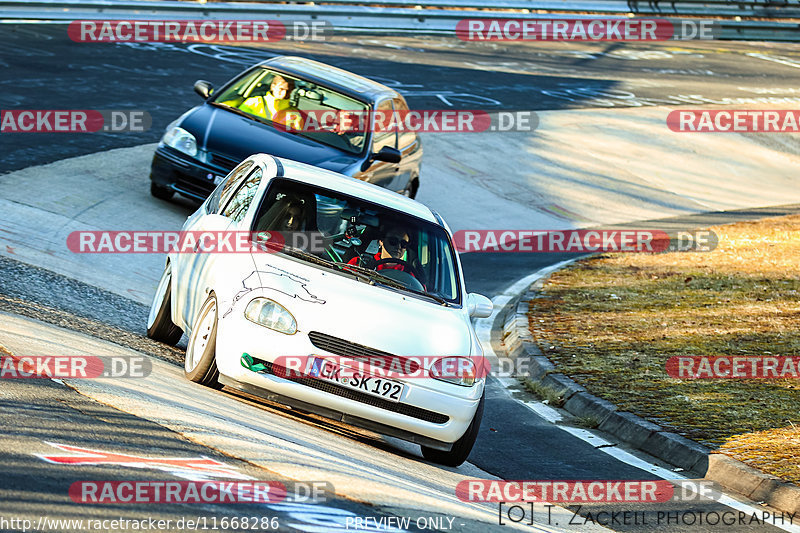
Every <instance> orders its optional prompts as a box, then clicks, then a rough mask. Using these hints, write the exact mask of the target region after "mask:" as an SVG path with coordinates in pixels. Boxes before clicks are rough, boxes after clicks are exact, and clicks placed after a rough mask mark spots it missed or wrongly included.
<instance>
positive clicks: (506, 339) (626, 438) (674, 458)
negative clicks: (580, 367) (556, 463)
mask: <svg viewBox="0 0 800 533" xmlns="http://www.w3.org/2000/svg"><path fill="white" fill-rule="evenodd" d="M551 273H552V272H550V273H548V274H546V275H544V276H542V277H541V278H539V279H538V280H537V281H536V282H535V283H534V284H533V285H531V286H530V287H529V288H528V289H526V290H525V291H523V292H522V293H520V294H519V295H517V296H516V297H515V299H513V300H512V301H511V302H510V303H509V305H507V306H506V307H505V310H504V312H505V313H506V314H505V316H502V315H501V316H499V317H498V318H499V321H498V322H495V323H496V324H502V327H503V331H502V339H503V342H502V346H501V350H505V352H506V357H509V358H511V359H514V360H515V361H516V362H517V363H519V362H520V361H521V360H523V359H524V362H525V365H527V368H528V369H529V371H528V373H527V375H526V376H525V377H526V378H527V379H530V380H531V381H534V382H536V383H538V384H539V385H540V386H542V387H544V388H546V389H549V390H550V391H552V392H553V393H554V394H556V395H558V396H559V397H561V399H562V400H563V402H564V403H563V406H562V408H563V409H565V410H566V411H567V412H569V413H570V414H572V415H575V416H578V417H591V418H592V419H594V420H596V421H597V423H598V429H600V430H601V431H605V432H607V433H609V434H611V435H614V436H615V437H616V438H618V439H620V440H621V441H622V442H624V443H626V444H627V445H629V446H631V447H632V448H634V449H637V450H641V451H643V452H645V453H648V454H650V455H652V456H654V457H657V458H658V459H661V460H662V461H666V462H667V463H669V464H671V465H674V466H676V467H679V468H682V469H683V470H685V471H687V473H689V474H695V475H698V476H700V477H704V478H705V479H708V480H711V481H715V482H717V483H719V484H720V485H722V486H723V487H725V488H726V489H728V490H731V491H734V492H737V493H739V494H741V495H743V496H745V497H747V498H750V499H752V500H755V501H757V502H764V503H766V504H767V505H769V506H771V507H774V508H775V509H778V510H780V511H784V512H789V513H800V487H797V486H795V485H793V484H791V483H786V482H783V481H781V480H780V479H778V478H776V477H774V476H770V475H767V474H764V473H763V472H761V471H759V470H756V469H755V468H752V467H750V466H747V465H746V464H744V463H742V462H740V461H737V460H735V459H733V458H731V457H728V456H726V455H723V454H719V453H711V450H709V449H708V448H706V447H705V446H703V445H701V444H698V443H696V442H694V441H692V440H689V439H687V438H685V437H682V436H681V435H678V434H677V433H672V432H669V431H666V430H664V428H662V427H661V426H659V425H658V424H654V423H653V422H650V421H648V420H645V419H643V418H641V417H639V416H637V415H635V414H633V413H629V412H622V411H619V409H618V408H617V407H616V406H615V405H614V404H612V403H611V402H608V401H606V400H603V399H601V398H598V397H597V396H594V395H592V394H590V393H588V392H587V391H586V389H585V388H583V387H582V386H581V385H579V384H577V383H575V382H574V381H573V380H572V379H570V378H569V377H568V376H566V375H564V374H561V373H559V372H558V369H557V367H556V366H555V365H554V364H553V363H552V362H551V361H550V360H549V359H548V358H547V357H546V356H545V355H544V354H542V352H541V351H540V350H539V347H538V346H537V345H536V344H535V343H534V342H533V338H532V336H531V333H530V329H529V327H528V308H529V304H530V301H531V300H532V299H533V298H535V297H536V294H537V291H538V290H540V289H541V287H542V285H543V284H544V282H545V281H546V280H547V279H548V278H549V276H550V274H551ZM519 367H522V368H526V366H524V365H519Z"/></svg>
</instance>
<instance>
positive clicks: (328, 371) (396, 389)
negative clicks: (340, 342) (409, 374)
mask: <svg viewBox="0 0 800 533" xmlns="http://www.w3.org/2000/svg"><path fill="white" fill-rule="evenodd" d="M309 375H311V377H313V378H317V379H322V380H324V381H328V382H331V383H338V384H339V385H343V386H345V387H347V388H349V389H352V390H354V391H359V392H363V393H364V394H369V395H371V396H377V397H379V398H383V399H385V400H389V401H390V402H399V401H400V398H402V396H403V389H405V385H403V384H402V383H398V382H397V381H393V380H391V379H386V378H381V377H377V376H373V375H371V374H365V373H364V372H361V371H358V370H355V369H352V368H345V369H343V368H342V367H341V366H339V365H337V364H336V363H333V362H331V361H328V360H327V359H322V358H320V357H315V358H314V362H313V364H312V366H311V371H310V372H309Z"/></svg>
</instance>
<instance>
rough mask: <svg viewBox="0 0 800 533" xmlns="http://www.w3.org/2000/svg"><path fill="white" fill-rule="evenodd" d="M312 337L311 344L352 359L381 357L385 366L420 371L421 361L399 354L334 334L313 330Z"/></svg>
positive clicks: (412, 371)
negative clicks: (347, 339)
mask: <svg viewBox="0 0 800 533" xmlns="http://www.w3.org/2000/svg"><path fill="white" fill-rule="evenodd" d="M308 338H309V339H311V344H313V345H314V346H316V347H317V348H319V349H320V350H325V351H327V352H330V353H334V354H336V355H341V356H343V357H349V358H351V359H355V360H357V361H358V360H360V359H366V358H369V359H376V358H377V359H381V360H382V361H383V368H388V369H392V368H399V369H402V371H403V372H404V373H411V374H415V373H417V372H418V371H419V363H418V362H417V361H415V360H413V359H407V358H405V357H401V356H399V355H394V354H390V353H388V352H383V351H381V350H376V349H375V348H370V347H368V346H363V345H361V344H356V343H354V342H350V341H346V340H344V339H340V338H338V337H334V336H332V335H327V334H325V333H320V332H318V331H312V332H310V333H309V334H308Z"/></svg>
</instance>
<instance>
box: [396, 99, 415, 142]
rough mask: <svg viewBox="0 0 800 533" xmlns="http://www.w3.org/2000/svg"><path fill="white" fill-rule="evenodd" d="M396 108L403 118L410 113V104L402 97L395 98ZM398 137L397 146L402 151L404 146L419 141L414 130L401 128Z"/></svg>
mask: <svg viewBox="0 0 800 533" xmlns="http://www.w3.org/2000/svg"><path fill="white" fill-rule="evenodd" d="M394 110H395V111H397V112H398V113H399V114H400V116H401V117H402V118H403V119H405V117H406V116H407V115H408V106H407V105H406V103H405V101H404V100H403V99H402V98H395V99H394ZM398 137H399V138H398V139H397V147H398V148H399V149H400V151H402V150H403V148H406V147H408V146H411V145H412V144H414V143H415V142H416V141H417V134H416V133H414V132H413V131H402V129H401V131H400V132H399V134H398Z"/></svg>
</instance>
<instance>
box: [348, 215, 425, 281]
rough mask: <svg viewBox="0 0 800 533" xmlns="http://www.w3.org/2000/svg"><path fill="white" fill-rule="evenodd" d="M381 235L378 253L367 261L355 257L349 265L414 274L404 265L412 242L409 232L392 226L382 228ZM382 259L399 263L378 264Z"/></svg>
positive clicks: (367, 258)
mask: <svg viewBox="0 0 800 533" xmlns="http://www.w3.org/2000/svg"><path fill="white" fill-rule="evenodd" d="M380 235H381V237H380V238H379V239H378V245H379V246H380V249H379V250H378V253H376V254H375V255H374V256H372V257H369V256H367V257H366V258H365V259H362V258H361V257H359V256H355V257H353V258H352V259H351V260H350V261H348V263H349V264H351V265H358V264H361V265H362V266H364V267H366V268H372V269H375V270H382V269H384V268H391V269H393V270H403V271H407V272H409V274H413V272H411V271H410V269H409V268H406V267H405V265H404V263H407V262H408V246H409V244H410V242H411V239H410V238H409V235H408V231H406V230H405V229H403V228H402V227H400V226H398V225H390V226H385V227H383V228H381V231H380ZM382 259H397V260H398V262H396V263H395V262H391V261H386V262H385V263H382V264H378V263H379V262H380V261H381V260H382ZM376 265H377V266H376Z"/></svg>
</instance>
